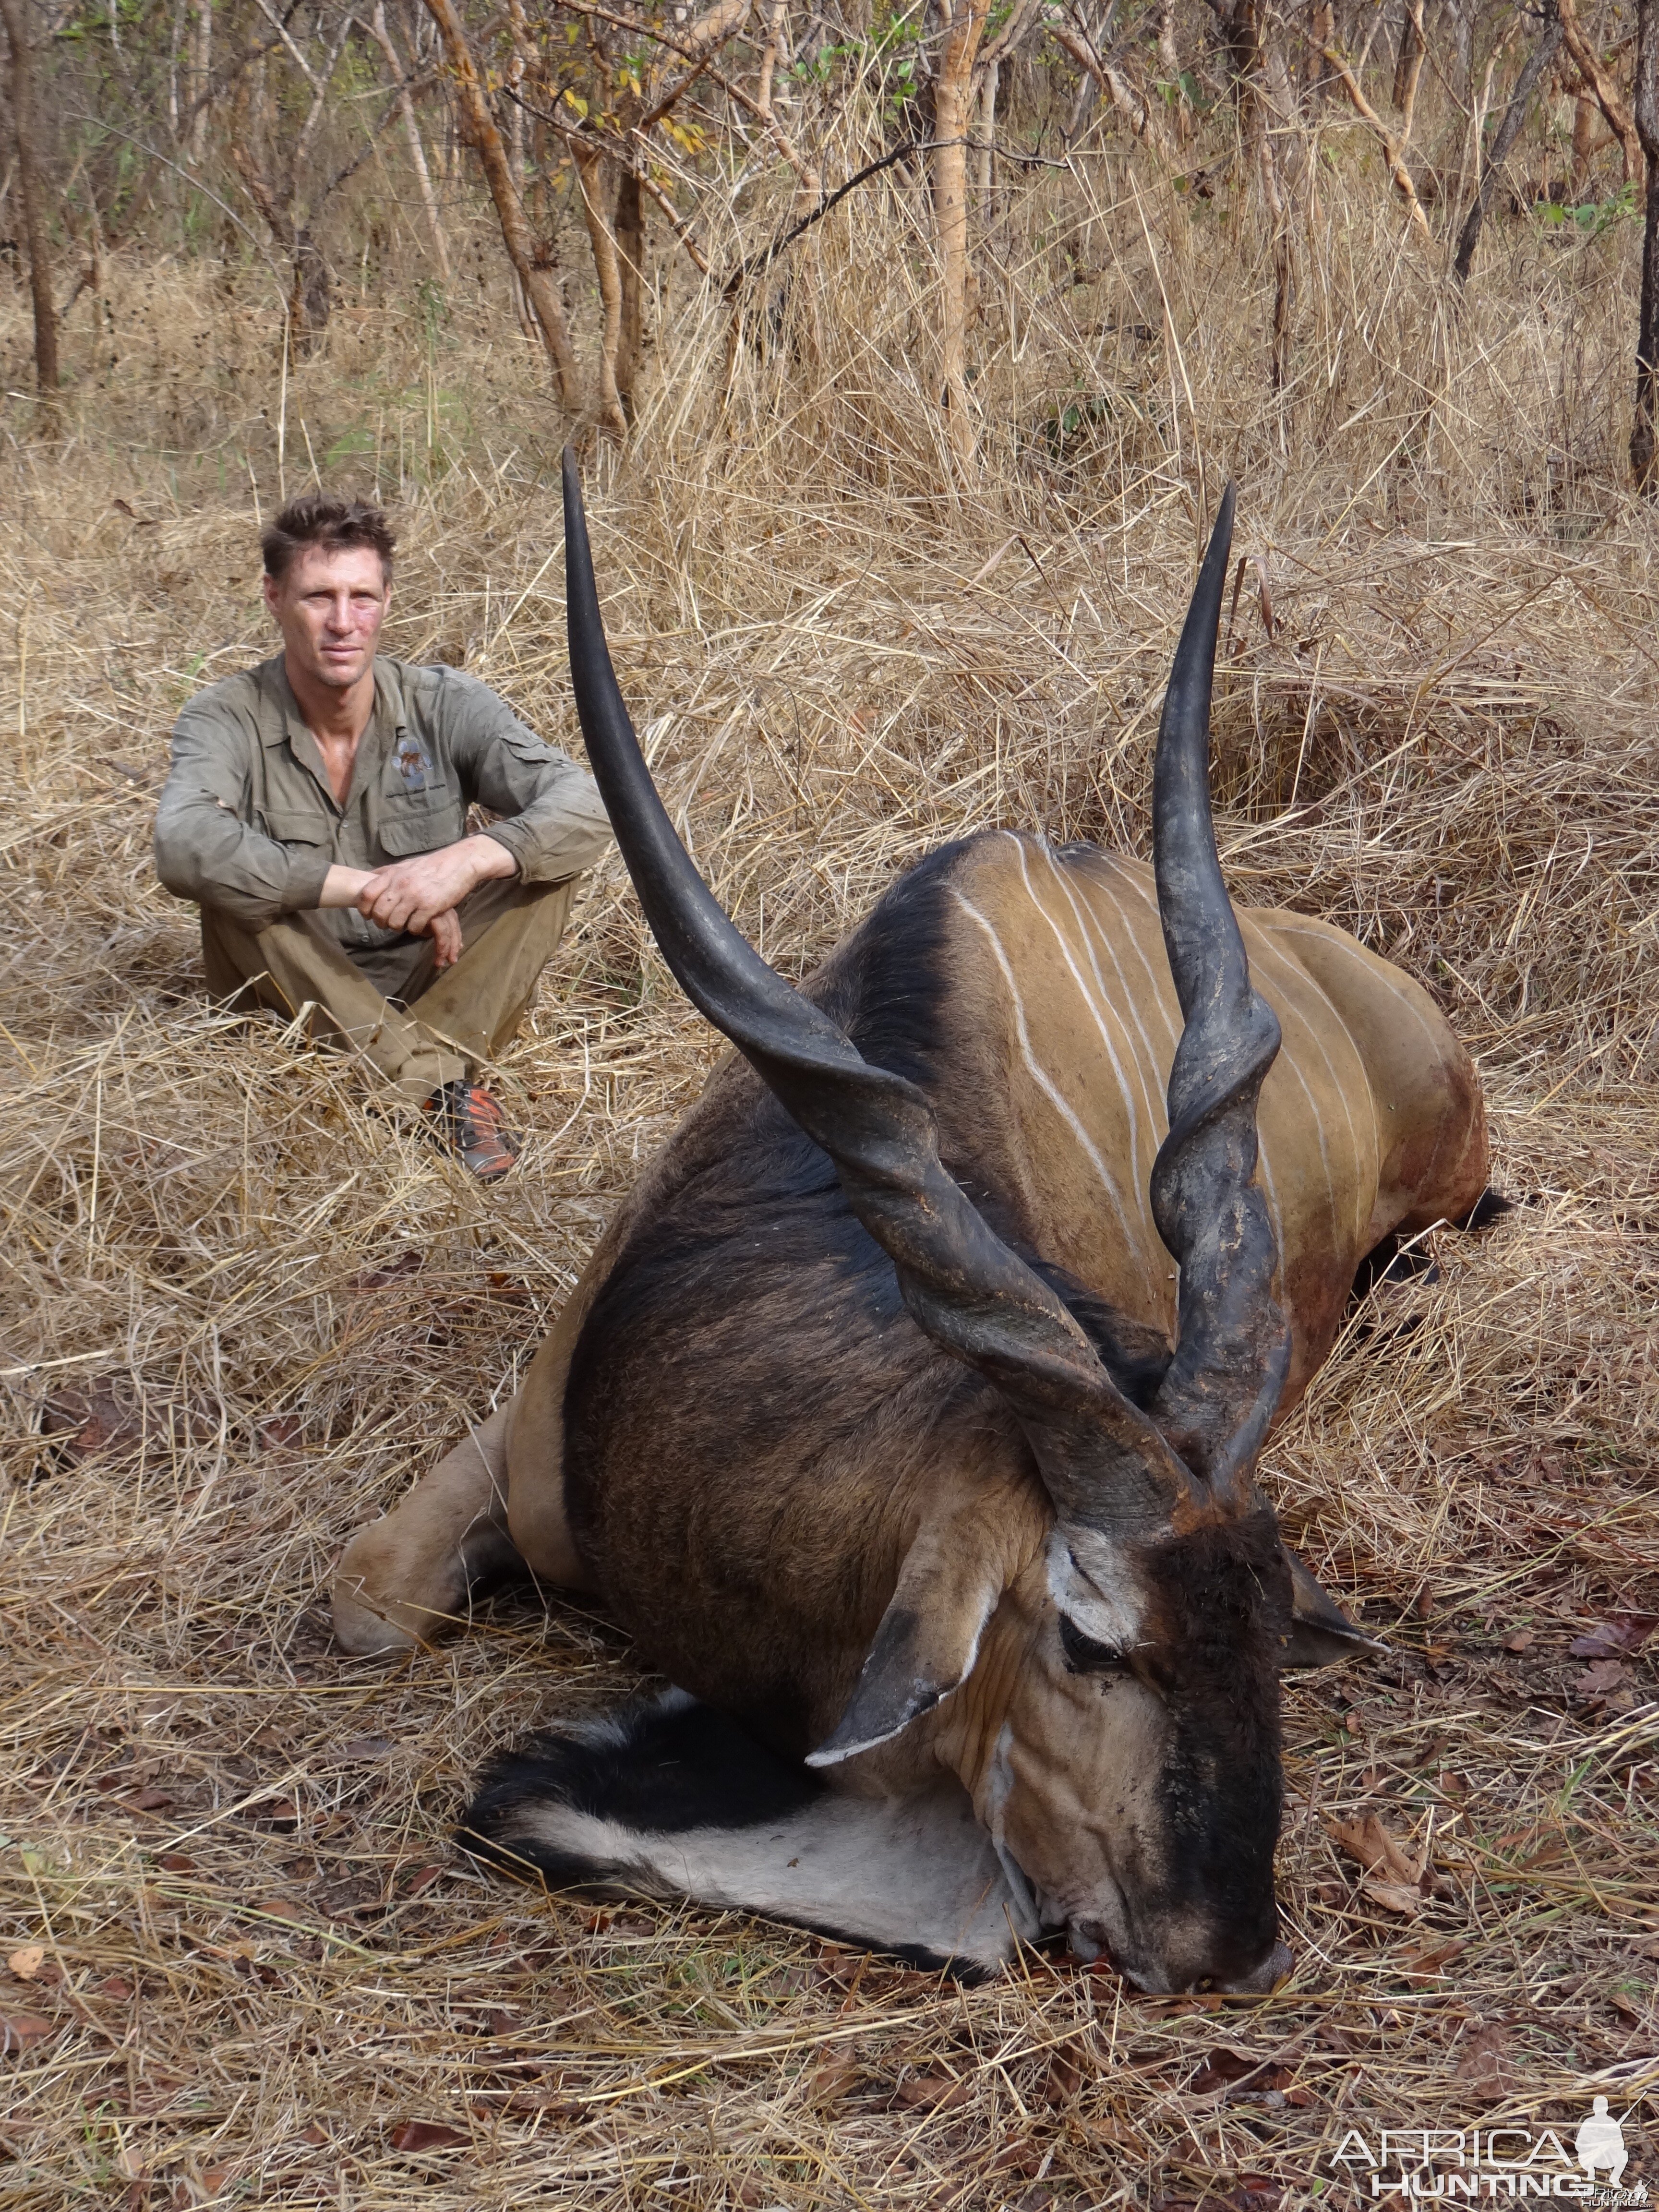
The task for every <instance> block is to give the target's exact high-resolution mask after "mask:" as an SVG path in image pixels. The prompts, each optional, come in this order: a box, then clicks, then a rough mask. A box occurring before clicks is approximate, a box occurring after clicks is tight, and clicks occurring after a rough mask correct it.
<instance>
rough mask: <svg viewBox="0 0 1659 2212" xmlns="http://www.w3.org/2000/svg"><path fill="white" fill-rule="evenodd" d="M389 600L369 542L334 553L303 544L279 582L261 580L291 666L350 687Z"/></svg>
mask: <svg viewBox="0 0 1659 2212" xmlns="http://www.w3.org/2000/svg"><path fill="white" fill-rule="evenodd" d="M391 599H392V586H391V585H390V584H389V583H387V581H386V578H385V576H384V575H383V574H381V571H380V555H379V554H378V553H377V552H376V551H375V550H374V547H373V546H372V545H353V546H350V547H348V548H347V549H346V550H344V551H343V552H333V551H329V550H325V549H324V548H323V547H321V546H318V545H306V546H302V547H301V550H299V552H297V553H296V554H295V556H294V560H293V562H292V564H291V565H290V567H289V572H288V574H287V575H286V576H284V577H283V580H282V581H281V582H280V583H278V582H277V581H276V579H275V578H273V577H270V576H267V577H266V578H265V605H267V606H268V607H269V608H270V611H271V616H272V618H273V619H274V620H275V622H276V627H277V629H280V630H281V631H282V633H283V646H284V647H286V649H287V654H288V663H289V669H290V670H294V669H296V668H297V669H298V670H300V671H301V672H302V673H303V674H305V675H307V676H309V677H310V678H312V679H313V682H315V683H318V684H327V686H328V687H329V689H330V690H333V691H348V690H350V688H351V686H352V685H353V684H356V682H357V680H358V678H360V677H361V676H362V675H364V674H365V673H366V672H367V671H368V670H369V669H370V668H371V667H372V666H373V665H374V647H375V641H376V640H377V639H378V638H379V636H380V623H381V622H382V621H383V620H384V618H385V616H386V608H387V606H388V605H390V603H391Z"/></svg>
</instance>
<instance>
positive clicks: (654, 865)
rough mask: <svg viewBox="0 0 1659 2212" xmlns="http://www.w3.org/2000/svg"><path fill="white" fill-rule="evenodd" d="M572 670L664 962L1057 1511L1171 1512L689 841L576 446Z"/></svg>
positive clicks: (1105, 1519) (1110, 1403)
mask: <svg viewBox="0 0 1659 2212" xmlns="http://www.w3.org/2000/svg"><path fill="white" fill-rule="evenodd" d="M564 524H565V577H566V606H567V618H568V625H569V638H570V674H571V681H572V684H573V686H574V690H575V695H576V712H577V714H578V717H579V719H580V722H581V728H582V735H583V737H584V738H586V743H587V752H588V759H589V761H590V763H592V769H593V774H594V776H595V778H596V780H597V781H598V783H599V790H600V792H601V793H602V794H603V796H604V799H605V806H606V809H607V811H609V813H610V816H611V825H612V827H613V828H614V829H615V830H616V833H617V842H618V844H619V845H620V846H621V848H622V853H623V859H624V860H626V862H627V863H628V869H629V874H630V875H631V876H632V877H633V878H634V884H635V889H636V890H637V891H638V893H639V897H640V903H641V906H642V907H643V908H644V909H645V915H646V918H647V921H649V922H650V924H651V928H652V932H653V934H654V936H655V938H656V939H657V943H658V945H659V946H660V948H661V951H662V954H663V957H664V958H665V960H666V962H667V963H668V965H669V967H670V968H671V969H672V970H673V973H674V975H675V977H676V978H677V980H678V982H679V984H680V986H681V987H682V989H683V990H684V992H685V994H686V995H687V997H688V998H689V999H690V1000H691V1001H692V1002H693V1004H694V1005H695V1006H697V1007H698V1008H699V1009H700V1011H701V1012H702V1013H703V1014H705V1015H706V1016H707V1017H708V1020H709V1021H711V1022H712V1023H713V1024H714V1026H715V1028H716V1029H718V1030H721V1031H723V1032H724V1034H725V1035H726V1036H728V1037H729V1038H730V1039H731V1040H732V1043H733V1044H735V1045H736V1046H737V1048H738V1050H739V1051H740V1052H741V1053H742V1054H744V1058H745V1059H746V1060H748V1061H749V1062H750V1066H752V1067H753V1068H754V1069H755V1070H756V1072H757V1074H758V1075H759V1076H760V1077H761V1079H762V1080H763V1082H764V1083H765V1084H766V1085H768V1087H769V1089H770V1090H771V1091H772V1092H773V1093H774V1095H775V1097H777V1099H778V1100H779V1102H780V1103H781V1105H782V1106H783V1108H784V1109H785V1110H786V1112H787V1113H788V1114H789V1115H790V1116H791V1117H792V1119H793V1121H795V1122H796V1123H797V1124H798V1125H799V1127H800V1128H801V1129H802V1130H804V1131H805V1133H806V1135H807V1136H808V1137H810V1138H811V1139H812V1141H813V1143H814V1144H817V1145H818V1146H822V1148H823V1151H824V1152H827V1153H828V1154H829V1158H830V1159H831V1161H832V1162H833V1163H834V1164H835V1169H836V1174H837V1176H839V1177H840V1179H841V1184H842V1189H843V1190H844V1191H845V1192H846V1194H847V1196H848V1201H849V1203H850V1204H851V1206H852V1208H853V1211H854V1213H855V1214H856V1215H857V1216H858V1218H859V1220H860V1222H861V1223H862V1224H863V1225H864V1227H865V1228H866V1230H867V1231H869V1233H870V1235H871V1236H872V1237H874V1239H875V1241H876V1242H877V1243H878V1244H879V1245H880V1246H881V1248H882V1249H883V1250H884V1252H885V1253H886V1254H887V1255H888V1256H889V1258H890V1260H891V1261H892V1262H893V1265H894V1267H895V1269H896V1273H897V1276H898V1282H899V1288H900V1291H901V1292H902V1296H903V1298H904V1303H905V1305H906V1307H907V1308H908V1310H909V1312H910V1314H911V1316H912V1317H913V1318H914V1319H915V1322H917V1323H918V1325H919V1326H920V1327H921V1328H923V1329H925V1330H926V1332H927V1334H928V1335H929V1336H930V1337H932V1338H933V1340H934V1341H935V1343H937V1344H939V1345H940V1346H943V1347H944V1349H945V1350H946V1351H947V1352H951V1353H953V1354H954V1355H955V1356H956V1357H957V1358H958V1359H961V1360H963V1361H965V1362H967V1363H968V1364H969V1365H971V1366H973V1367H975V1368H976V1369H977V1370H979V1372H980V1373H981V1374H982V1375H983V1376H985V1377H986V1378H987V1381H989V1382H991V1383H994V1384H995V1386H996V1387H997V1389H999V1390H1000V1392H1001V1393H1002V1395H1003V1396H1004V1397H1005V1398H1006V1400H1007V1401H1008V1403H1009V1405H1010V1407H1011V1408H1012V1411H1013V1413H1015V1415H1016V1416H1017V1418H1018V1420H1019V1422H1020V1424H1021V1425H1022V1427H1023V1428H1024V1431H1025V1433H1026V1436H1027V1437H1028V1438H1029V1440H1030V1445H1031V1449H1032V1451H1033V1453H1034V1455H1035V1456H1036V1462H1037V1465H1038V1467H1039V1468H1040V1469H1041V1470H1042V1477H1043V1480H1044V1483H1045V1485H1046V1486H1047V1488H1048V1492H1049V1494H1050V1496H1051V1497H1052V1498H1053V1499H1054V1506H1055V1510H1056V1511H1057V1512H1058V1513H1059V1515H1060V1518H1061V1519H1062V1521H1067V1522H1075V1523H1078V1524H1079V1525H1082V1526H1086V1527H1091V1528H1108V1527H1115V1526H1120V1525H1122V1524H1124V1523H1129V1524H1135V1523H1139V1524H1142V1525H1146V1524H1147V1523H1152V1524H1154V1525H1155V1524H1159V1523H1162V1522H1165V1521H1167V1519H1168V1518H1169V1516H1170V1513H1171V1511H1172V1510H1175V1509H1176V1507H1177V1506H1178V1505H1179V1504H1182V1501H1184V1500H1187V1499H1189V1498H1191V1496H1192V1491H1193V1486H1192V1482H1191V1478H1190V1477H1189V1475H1188V1472H1187V1470H1186V1469H1185V1468H1183V1467H1182V1464H1181V1462H1180V1461H1179V1460H1178V1459H1177V1458H1176V1455H1174V1453H1173V1452H1172V1451H1171V1450H1170V1447H1169V1445H1168V1444H1167V1443H1165V1442H1164V1437H1162V1435H1161V1434H1160V1433H1159V1431H1158V1428H1157V1427H1156V1426H1155V1425H1154V1424H1153V1423H1152V1421H1151V1420H1150V1419H1148V1418H1147V1417H1146V1414H1145V1413H1142V1412H1141V1411H1140V1410H1139V1408H1138V1407H1135V1406H1133V1405H1131V1404H1130V1402H1129V1401H1128V1400H1127V1399H1126V1398H1125V1397H1123V1396H1122V1395H1121V1393H1120V1392H1119V1390H1118V1389H1117V1388H1116V1386H1115V1384H1114V1383H1113V1382H1112V1380H1111V1378H1110V1376H1109V1375H1108V1374H1107V1372H1106V1370H1105V1369H1104V1367H1103V1365H1102V1364H1101V1362H1100V1360H1099V1358H1098V1357H1097V1354H1096V1352H1095V1350H1094V1347H1093V1346H1091V1344H1090V1342H1089V1340H1088V1339H1087V1338H1086V1337H1085V1334H1084V1333H1083V1331H1082V1329H1081V1328H1079V1325H1078V1323H1077V1322H1076V1321H1075V1320H1074V1319H1073V1316H1071V1314H1070V1313H1069V1312H1067V1310H1066V1307H1065V1306H1064V1305H1063V1304H1061V1302H1060V1299H1059V1298H1058V1297H1055V1296H1054V1293H1053V1292H1052V1291H1050V1290H1049V1289H1048V1286H1047V1285H1045V1284H1044V1283H1042V1281H1041V1280H1040V1279H1038V1277H1037V1276H1036V1275H1035V1274H1034V1273H1032V1272H1031V1270H1030V1268H1029V1267H1027V1266H1026V1265H1025V1263H1024V1261H1022V1260H1021V1259H1019V1258H1018V1256H1017V1255H1016V1254H1014V1253H1013V1252H1011V1251H1010V1250H1009V1249H1008V1247H1007V1246H1006V1244H1004V1243H1003V1242H1002V1241H1001V1239H1000V1237H997V1236H996V1234H995V1233H994V1231H993V1230H992V1229H991V1228H990V1227H989V1226H988V1225H987V1223H986V1221H985V1220H984V1219H983V1218H982V1217H981V1214H980V1213H979V1212H978V1211H977V1209H976V1208H975V1206H974V1205H973V1204H972V1202H971V1201H970V1200H969V1199H968V1197H967V1196H966V1195H965V1194H964V1193H963V1191H962V1189H961V1188H960V1187H959V1186H958V1185H957V1183H956V1182H954V1181H953V1180H952V1179H951V1176H949V1175H947V1174H946V1172H945V1169H944V1167H943V1166H942V1164H940V1161H939V1133H938V1128H937V1125H936V1124H935V1122H934V1119H933V1109H932V1108H931V1107H930V1106H929V1105H928V1103H927V1099H926V1097H924V1096H923V1094H922V1093H921V1091H919V1090H918V1089H917V1088H916V1086H915V1085H914V1084H912V1083H910V1082H908V1081H907V1080H906V1079H904V1078H903V1077H902V1076H898V1075H895V1074H893V1073H890V1071H889V1070H887V1069H885V1068H880V1067H874V1066H871V1064H870V1063H869V1062H868V1061H867V1060H865V1059H864V1058H863V1057H862V1055H861V1054H860V1053H859V1052H858V1050H857V1048H855V1047H854V1045H853V1043H852V1042H851V1041H850V1040H849V1039H848V1037H847V1036H845V1034H844V1033H843V1032H842V1030H840V1029H839V1028H837V1027H836V1024H835V1023H833V1022H832V1021H831V1020H830V1019H829V1017H828V1016H827V1015H826V1014H824V1013H823V1012H822V1011H821V1010H820V1009H819V1008H818V1007H817V1006H813V1005H812V1004H811V1000H806V999H804V998H802V997H801V996H800V994H799V993H798V992H796V991H794V990H793V989H792V988H791V987H790V986H789V985H788V984H787V983H786V982H785V981H784V980H783V978H782V977H781V975H777V974H776V973H775V971H774V970H773V969H770V968H769V967H768V966H767V964H766V963H765V962H764V961H763V959H762V958H761V957H760V956H759V955H758V954H757V952H756V951H754V949H753V948H752V946H750V944H749V943H748V942H747V940H746V939H744V937H743V935H742V934H741V933H740V932H739V931H738V930H737V929H736V928H735V927H733V926H732V922H731V921H730V920H729V918H728V917H727V915H726V914H725V913H724V912H723V911H722V909H721V908H720V905H719V903H718V902H716V900H715V899H714V896H713V894H712V893H711V892H710V891H709V890H708V886H707V885H706V884H704V882H703V880H702V877H701V876H700V875H699V874H698V872H697V871H696V866H694V864H693V863H692V861H691V860H690V856H689V854H687V853H686V851H685V848H684V846H683V845H682V844H681V842H680V841H679V839H678V836H676V834H675V831H674V827H673V824H672V823H671V821H670V820H669V818H668V815H667V812H666V811H665V808H664V806H663V804H662V801H661V799H659V796H658V794H657V790H656V787H655V785H654V784H653V781H652V780H651V771H650V769H649V768H648V767H647V765H646V762H645V758H644V756H643V755H642V754H641V750H640V748H639V742H638V739H637V738H635V734H634V727H633V724H632V722H631V721H630V720H629V714H628V709H627V708H626V707H625V706H624V705H623V698H622V693H621V691H620V690H618V688H617V678H616V674H615V671H613V669H612V667H611V655H610V653H609V651H608V649H607V647H606V645H605V630H604V626H603V624H602V623H601V620H600V617H599V596H598V593H597V592H596V590H595V587H594V581H593V563H592V554H591V551H590V549H589V546H588V541H587V529H586V522H585V520H584V518H583V513H582V500H581V485H580V477H579V475H578V472H577V469H576V464H575V459H574V455H573V454H572V453H570V452H569V451H568V449H567V451H566V453H565V456H564Z"/></svg>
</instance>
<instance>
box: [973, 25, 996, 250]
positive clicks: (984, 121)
mask: <svg viewBox="0 0 1659 2212" xmlns="http://www.w3.org/2000/svg"><path fill="white" fill-rule="evenodd" d="M1001 77H1002V60H1001V57H1000V55H999V56H998V58H996V59H995V60H994V61H993V62H992V63H991V64H990V65H989V66H988V68H987V70H986V72H985V82H984V83H983V84H982V85H981V87H980V94H979V146H978V149H977V151H978V154H979V179H978V183H979V204H980V214H981V221H983V219H984V217H985V216H986V215H987V214H988V212H989V210H990V205H991V189H992V186H993V184H994V181H995V178H996V137H997V92H998V89H999V87H1000V82H1001Z"/></svg>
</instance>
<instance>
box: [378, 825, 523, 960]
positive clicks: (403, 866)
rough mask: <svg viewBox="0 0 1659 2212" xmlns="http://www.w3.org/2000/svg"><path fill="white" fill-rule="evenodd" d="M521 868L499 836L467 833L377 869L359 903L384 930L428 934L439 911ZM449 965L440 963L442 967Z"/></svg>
mask: <svg viewBox="0 0 1659 2212" xmlns="http://www.w3.org/2000/svg"><path fill="white" fill-rule="evenodd" d="M518 869H519V864H518V862H517V861H516V860H514V859H513V855H512V854H511V853H509V852H508V851H507V848H506V846H505V845H502V844H500V843H498V842H497V841H496V840H495V838H494V837H463V838H462V839H461V840H460V842H459V844H454V845H445V846H443V847H441V848H440V849H439V850H438V851H437V852H435V853H417V854H416V855H415V857H414V858H413V860H398V862H396V863H395V864H394V865H393V866H391V867H389V868H375V869H374V870H372V871H371V872H370V873H369V874H368V875H367V876H366V877H364V878H363V880H362V888H361V890H359V891H358V893H357V896H356V900H355V902H354V903H355V904H356V908H357V911H358V912H359V913H360V914H362V915H367V916H368V920H369V921H378V922H379V923H380V927H381V928H382V929H406V930H409V931H410V933H412V934H413V935H415V936H416V937H426V936H428V935H429V934H430V933H431V930H432V924H433V922H434V921H435V919H436V918H437V916H438V915H444V914H451V913H453V909H454V908H456V907H458V906H459V904H460V902H461V901H462V900H463V899H464V898H466V897H468V896H470V895H471V893H472V892H473V891H475V890H477V887H478V885H479V884H481V883H483V882H485V881H486V880H487V879H488V878H489V877H491V876H512V875H516V874H517V873H518ZM458 939H459V932H458ZM453 957H459V954H456V955H455V956H453ZM448 964H449V963H448V962H447V961H445V960H442V959H440V961H439V965H440V966H441V967H446V966H447V965H448Z"/></svg>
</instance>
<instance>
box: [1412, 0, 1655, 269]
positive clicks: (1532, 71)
mask: <svg viewBox="0 0 1659 2212" xmlns="http://www.w3.org/2000/svg"><path fill="white" fill-rule="evenodd" d="M1643 4H1644V6H1645V5H1647V4H1649V0H1643ZM1561 35H1562V27H1561V18H1560V16H1559V15H1557V14H1556V12H1555V10H1554V9H1553V8H1552V9H1551V10H1550V14H1549V19H1548V21H1547V22H1546V23H1545V26H1544V28H1543V30H1542V32H1541V33H1540V34H1539V40H1538V44H1537V45H1536V46H1534V48H1533V50H1532V52H1531V53H1530V54H1528V57H1527V62H1526V66H1525V68H1524V69H1523V70H1522V72H1521V75H1520V76H1519V77H1518V78H1517V80H1516V87H1515V96H1514V98H1513V99H1512V100H1510V104H1509V106H1508V108H1507V110H1506V111H1505V112H1504V120H1503V121H1502V122H1501V123H1500V124H1499V125H1498V133H1497V136H1496V137H1494V138H1493V140H1492V151H1491V153H1490V154H1489V155H1487V156H1486V162H1485V164H1484V166H1483V167H1482V168H1481V171H1480V183H1479V185H1477V186H1476V187H1475V193H1474V200H1473V202H1472V203H1471V204H1470V207H1469V211H1468V215H1466V216H1464V218H1463V228H1462V230H1461V231H1460V232H1459V233H1458V234H1457V252H1456V254H1455V258H1454V259H1453V261H1452V276H1453V277H1454V278H1455V281H1456V283H1458V285H1459V286H1460V288H1461V287H1462V285H1464V284H1467V283H1468V281H1469V270H1471V269H1472V268H1473V267H1474V249H1475V247H1476V246H1478V245H1479V244H1480V227H1481V225H1482V224H1483V223H1484V222H1486V203H1487V202H1488V200H1490V199H1491V197H1492V186H1493V185H1495V184H1496V183H1497V181H1498V177H1499V175H1500V174H1501V173H1502V172H1503V167H1504V162H1505V161H1508V160H1509V158H1510V149H1511V148H1512V147H1513V145H1514V144H1515V142H1516V139H1517V138H1518V137H1520V136H1521V125H1522V124H1523V123H1524V122H1525V121H1526V119H1527V109H1528V106H1530V105H1531V102H1532V96H1533V94H1534V92H1536V91H1537V89H1538V85H1539V81H1540V79H1541V77H1542V76H1543V74H1544V72H1545V70H1547V68H1548V67H1549V65H1550V64H1551V63H1552V62H1553V60H1554V59H1555V55H1556V50H1557V48H1558V47H1559V46H1560V44H1561Z"/></svg>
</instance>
